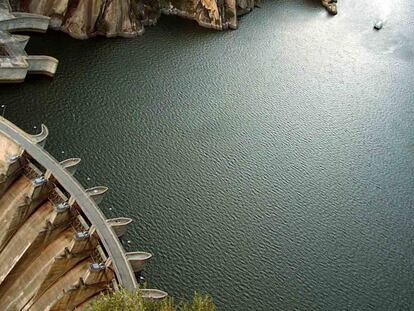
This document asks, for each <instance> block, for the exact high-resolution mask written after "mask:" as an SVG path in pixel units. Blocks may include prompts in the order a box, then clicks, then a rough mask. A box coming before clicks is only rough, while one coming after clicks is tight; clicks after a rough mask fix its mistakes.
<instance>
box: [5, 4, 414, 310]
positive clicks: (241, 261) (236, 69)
mask: <svg viewBox="0 0 414 311" xmlns="http://www.w3.org/2000/svg"><path fill="white" fill-rule="evenodd" d="M340 2H343V3H341V5H340V14H339V15H338V16H336V17H334V18H331V17H328V16H326V14H325V12H324V11H323V9H321V8H320V7H319V5H318V3H317V1H315V2H313V1H301V0H297V1H293V0H291V1H288V0H285V1H277V2H271V1H268V2H267V3H265V4H264V5H263V7H262V9H257V10H256V11H254V12H253V13H252V14H250V15H248V16H246V17H244V18H243V19H242V22H241V27H240V29H239V30H237V31H229V32H221V33H220V32H214V31H209V30H206V29H202V28H199V27H196V26H195V25H194V24H193V23H192V22H189V21H184V20H181V19H176V18H163V19H162V21H161V22H160V23H159V25H158V26H157V27H153V28H148V30H147V32H146V35H145V36H144V37H141V38H137V39H133V40H125V39H113V40H107V39H93V40H89V41H75V40H73V39H70V38H68V37H67V36H65V35H62V34H57V33H51V34H48V35H39V36H38V35H36V36H34V37H33V39H32V41H31V43H30V48H29V50H30V51H31V52H32V53H34V52H37V53H45V54H50V55H53V56H56V57H57V58H59V59H60V61H61V63H60V67H59V72H58V74H57V76H56V78H55V79H54V80H52V81H51V80H47V79H43V78H40V79H39V78H31V79H28V80H27V82H26V83H25V84H23V85H19V86H10V85H7V86H1V87H0V101H1V104H6V105H7V110H6V117H8V118H9V119H10V120H12V121H13V122H15V123H17V124H18V125H19V126H21V127H23V128H24V129H26V130H28V131H35V130H33V126H37V127H39V124H40V123H41V122H44V123H45V124H47V125H48V127H49V129H50V132H51V134H50V138H49V140H48V146H47V149H48V150H49V151H50V152H51V153H52V154H54V155H55V156H56V157H57V158H58V159H63V158H66V157H70V156H79V157H81V158H82V160H83V164H82V166H81V169H80V170H79V172H78V178H79V179H80V180H81V181H82V183H83V184H84V185H85V186H93V185H100V184H102V185H107V186H108V187H110V189H111V191H110V193H109V194H108V195H107V197H106V199H105V201H104V202H103V204H102V209H103V210H104V211H105V213H106V214H107V215H108V216H109V217H112V216H121V215H128V216H130V217H132V218H134V219H135V220H136V222H135V223H134V225H133V227H132V228H131V230H130V231H129V234H128V237H127V240H128V239H129V240H131V242H132V243H131V244H130V246H128V245H127V248H128V249H130V250H132V249H134V250H145V251H151V252H153V253H154V254H155V257H154V260H153V262H152V263H151V265H150V267H149V269H148V271H147V273H146V276H147V278H148V280H149V282H150V284H151V285H152V286H154V287H158V288H160V289H164V290H166V291H168V292H169V293H170V294H172V295H174V296H177V297H187V296H189V295H190V294H191V293H192V292H193V291H194V290H201V291H203V292H208V293H211V294H212V295H213V296H214V298H215V300H216V302H217V304H218V306H219V309H220V310H226V311H233V310H414V245H413V244H414V239H413V238H414V141H413V139H414V129H413V121H414V91H413V87H414V4H413V2H412V1H410V0H395V1H391V0H389V1H385V0H374V1H356V0H353V1H340ZM364 2H365V3H364ZM377 18H384V19H386V23H385V27H384V29H383V30H381V31H380V32H374V31H373V30H372V25H373V23H374V22H375V20H376V19H377ZM62 150H63V151H65V154H62V153H61V151H62ZM87 177H90V179H91V180H90V181H88V180H87Z"/></svg>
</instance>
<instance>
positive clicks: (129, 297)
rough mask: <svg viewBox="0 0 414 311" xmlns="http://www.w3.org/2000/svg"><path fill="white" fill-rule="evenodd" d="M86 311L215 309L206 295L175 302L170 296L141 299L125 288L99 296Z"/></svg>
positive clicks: (194, 310)
mask: <svg viewBox="0 0 414 311" xmlns="http://www.w3.org/2000/svg"><path fill="white" fill-rule="evenodd" d="M86 310H88V311H216V310H217V309H216V307H215V305H214V303H213V299H212V298H211V297H210V296H208V295H201V294H198V293H195V294H194V297H193V299H192V301H190V302H184V301H183V302H180V303H178V304H177V303H175V302H174V300H173V299H172V298H166V299H163V300H159V301H158V300H150V299H143V298H142V297H141V295H140V294H139V293H130V292H128V291H127V290H125V289H121V290H119V291H116V292H114V293H112V294H110V295H102V296H99V298H98V299H96V300H94V301H93V302H92V303H91V304H90V306H89V307H87V308H86Z"/></svg>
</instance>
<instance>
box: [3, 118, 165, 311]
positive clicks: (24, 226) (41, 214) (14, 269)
mask: <svg viewBox="0 0 414 311" xmlns="http://www.w3.org/2000/svg"><path fill="white" fill-rule="evenodd" d="M47 133H48V131H47V128H46V127H44V126H42V133H41V134H39V135H28V134H26V133H24V132H22V131H21V130H20V129H18V128H16V127H15V126H14V125H13V124H11V123H9V122H7V121H6V120H5V119H3V118H1V117H0V148H1V149H0V168H1V169H2V172H6V173H4V174H3V176H4V177H5V178H3V183H0V186H2V185H3V186H4V185H6V184H7V185H6V186H4V191H3V193H2V194H1V195H0V225H1V226H0V305H1V310H10V311H11V310H73V309H75V308H77V307H79V306H81V305H85V303H87V302H88V301H89V300H90V299H91V298H92V297H94V296H95V295H97V294H98V293H100V292H105V293H107V292H110V291H111V290H115V289H116V288H117V287H118V286H123V287H126V288H127V289H129V290H131V291H135V290H137V282H136V280H135V275H134V271H140V270H141V269H142V268H143V267H144V265H145V263H146V262H147V261H148V260H149V259H150V258H151V257H152V255H151V254H150V253H146V252H133V253H128V254H126V253H125V251H124V249H123V247H122V245H121V243H120V241H119V240H118V238H117V236H116V233H115V231H114V230H113V229H112V227H111V222H110V221H107V220H106V219H105V217H104V216H103V214H102V213H101V212H100V210H99V208H98V207H97V203H96V202H99V201H100V200H101V199H102V196H103V195H104V193H105V192H106V190H107V188H106V187H95V188H91V189H89V190H88V191H86V190H85V189H83V187H81V186H80V185H79V183H78V182H77V181H76V180H75V179H74V178H73V176H72V174H71V173H73V170H72V169H71V168H73V166H76V164H77V163H79V159H69V160H68V161H64V162H62V165H61V164H60V163H58V162H57V161H56V160H55V159H53V158H52V157H51V156H50V155H49V154H48V153H47V152H46V151H45V150H44V149H43V148H42V147H41V145H42V144H44V142H45V138H46V136H47ZM15 155H19V157H17V158H15V157H14V156H15ZM10 157H12V159H13V161H12V162H13V163H19V166H20V169H19V170H17V171H15V172H17V173H15V177H14V178H13V180H12V181H11V182H9V179H8V178H7V176H8V175H7V174H8V172H10V167H11V166H10V163H11V162H10ZM34 160H35V161H34ZM66 168H69V169H68V170H67V169H66ZM6 182H7V183H6ZM120 220H124V221H120ZM130 221H131V220H130V219H128V218H118V220H117V221H115V223H117V224H120V225H121V229H122V230H121V231H124V230H125V225H126V224H127V223H130ZM118 233H119V232H118ZM91 264H93V265H92V266H91ZM131 264H132V265H131ZM114 284H117V285H116V286H114ZM145 293H146V294H147V293H152V294H151V295H152V296H149V297H150V298H162V297H165V295H166V293H165V292H162V291H157V290H153V291H150V292H148V291H146V292H145Z"/></svg>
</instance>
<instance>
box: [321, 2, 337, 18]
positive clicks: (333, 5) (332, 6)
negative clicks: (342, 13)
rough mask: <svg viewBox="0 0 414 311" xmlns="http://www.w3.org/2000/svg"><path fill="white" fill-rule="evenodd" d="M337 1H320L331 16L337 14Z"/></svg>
mask: <svg viewBox="0 0 414 311" xmlns="http://www.w3.org/2000/svg"><path fill="white" fill-rule="evenodd" d="M336 3H337V0H322V5H323V6H324V7H325V8H326V9H327V10H328V12H329V13H331V14H332V15H336V14H338V9H337V7H336Z"/></svg>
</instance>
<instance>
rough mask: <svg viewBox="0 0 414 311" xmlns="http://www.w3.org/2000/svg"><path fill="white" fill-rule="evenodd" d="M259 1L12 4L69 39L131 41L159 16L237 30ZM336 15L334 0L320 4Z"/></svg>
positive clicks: (37, 0)
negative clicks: (101, 37)
mask: <svg viewBox="0 0 414 311" xmlns="http://www.w3.org/2000/svg"><path fill="white" fill-rule="evenodd" d="M259 1H260V0H14V6H15V7H16V8H17V9H18V10H21V11H25V12H30V13H37V14H42V15H46V16H50V17H51V27H52V28H53V29H57V30H62V31H64V32H66V33H68V34H70V35H71V36H72V37H75V38H79V39H85V38H89V37H92V36H95V35H106V36H107V37H113V36H122V37H133V36H137V35H139V34H142V33H143V31H144V26H146V25H152V24H154V23H155V22H156V21H157V19H158V18H159V16H160V14H161V13H163V14H168V15H178V16H182V17H185V18H189V19H192V20H195V21H196V22H197V23H198V24H199V25H201V26H203V27H207V28H212V29H217V30H223V29H229V28H230V29H236V28H237V26H238V21H237V17H238V16H241V15H243V14H246V13H249V12H250V11H251V10H253V8H254V7H255V6H256V5H257V4H258V2H259ZM321 1H322V5H323V6H325V7H326V9H327V10H328V11H329V12H331V13H332V14H336V0H321Z"/></svg>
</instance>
